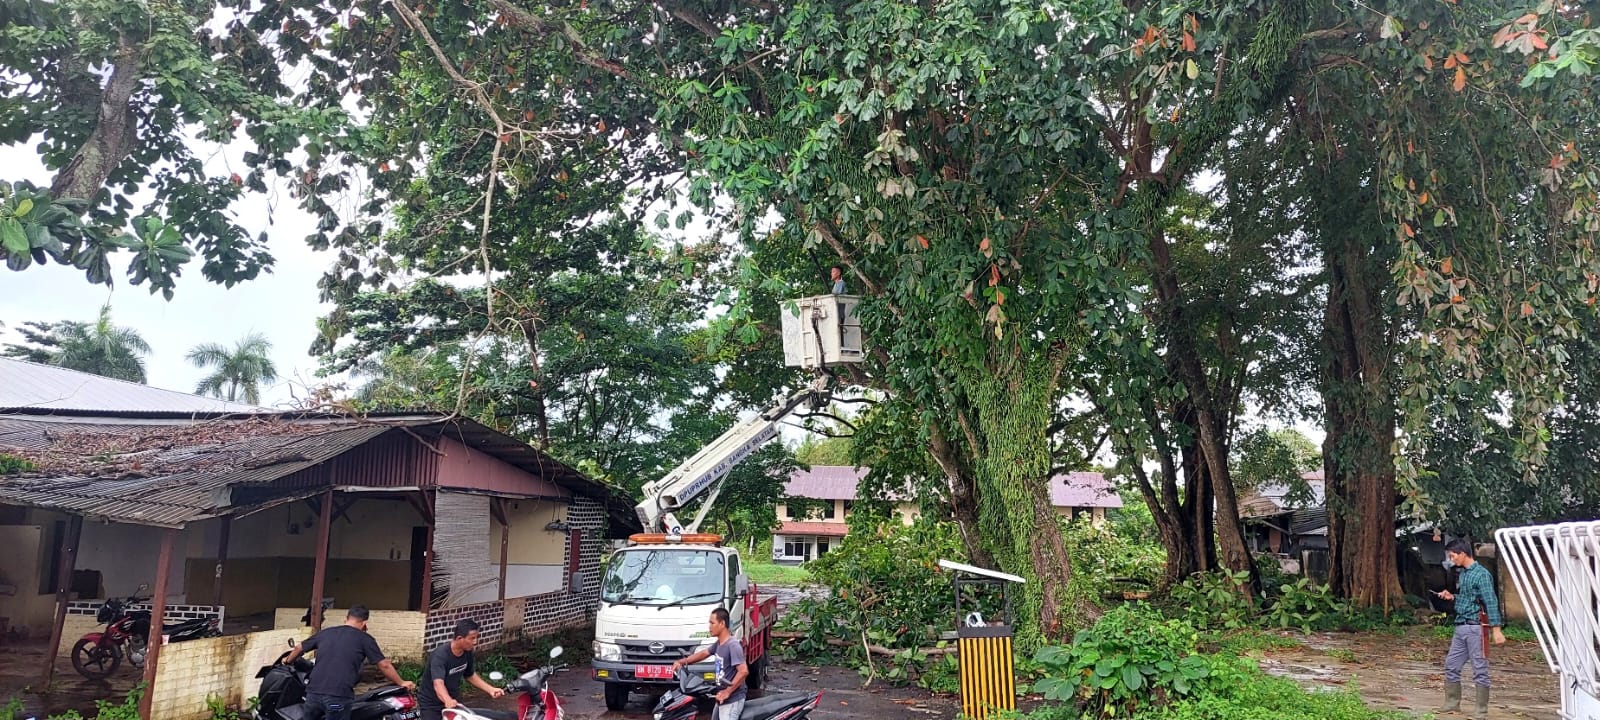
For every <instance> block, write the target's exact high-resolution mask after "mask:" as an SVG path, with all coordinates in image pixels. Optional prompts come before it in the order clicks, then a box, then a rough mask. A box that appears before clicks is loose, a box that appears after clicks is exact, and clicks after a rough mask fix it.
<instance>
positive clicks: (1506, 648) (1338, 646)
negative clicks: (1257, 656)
mask: <svg viewBox="0 0 1600 720" xmlns="http://www.w3.org/2000/svg"><path fill="white" fill-rule="evenodd" d="M1292 637H1294V638H1295V639H1297V640H1298V641H1299V642H1301V643H1302V644H1303V647H1299V648H1295V649H1292V650H1271V651H1268V652H1267V653H1266V655H1265V656H1264V657H1263V658H1261V667H1262V669H1263V670H1266V671H1267V672H1270V673H1273V674H1275V675H1279V676H1283V677H1288V678H1292V679H1294V680H1296V681H1297V682H1299V683H1300V684H1301V685H1302V686H1305V687H1308V688H1316V687H1341V688H1342V687H1354V688H1355V689H1356V691H1357V692H1359V693H1360V694H1361V697H1362V699H1364V700H1366V702H1367V704H1368V705H1369V706H1372V707H1375V708H1387V709H1391V710H1402V711H1406V712H1412V713H1418V714H1423V713H1428V712H1430V711H1432V710H1433V709H1434V708H1435V707H1437V706H1438V704H1439V702H1440V701H1441V700H1442V699H1443V692H1444V691H1443V687H1444V668H1443V662H1444V655H1445V651H1446V650H1448V649H1449V647H1450V641H1449V640H1448V639H1444V638H1436V637H1434V635H1433V633H1432V629H1431V628H1425V627H1424V628H1412V629H1410V630H1409V631H1408V632H1406V633H1405V634H1404V635H1401V636H1390V635H1383V634H1376V633H1368V634H1362V635H1351V634H1345V633H1337V634H1317V635H1311V636H1305V637H1302V636H1298V635H1296V636H1292ZM1467 672H1468V674H1469V678H1468V680H1467V682H1468V684H1470V683H1471V679H1470V673H1471V669H1470V667H1469V668H1468V670H1467ZM1489 677H1490V681H1491V683H1492V684H1493V685H1494V690H1493V691H1492V692H1491V694H1490V700H1489V717H1490V718H1491V719H1492V720H1513V719H1516V720H1521V719H1523V718H1533V719H1535V720H1557V718H1558V715H1557V711H1558V709H1559V708H1560V704H1561V696H1560V689H1559V687H1558V684H1557V676H1556V675H1554V674H1552V673H1551V672H1550V670H1549V666H1548V665H1546V664H1545V660H1544V655H1543V654H1542V653H1541V652H1540V650H1539V644H1538V643H1537V642H1531V641H1530V642H1517V641H1508V642H1507V643H1506V644H1505V645H1498V646H1490V649H1489ZM1467 696H1468V697H1469V698H1470V697H1471V691H1470V690H1468V695H1467ZM1468 702H1470V700H1469V701H1468ZM1446 717H1448V716H1446Z"/></svg>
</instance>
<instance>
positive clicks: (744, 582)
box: [733, 573, 750, 595]
mask: <svg viewBox="0 0 1600 720" xmlns="http://www.w3.org/2000/svg"><path fill="white" fill-rule="evenodd" d="M733 590H734V593H736V594H738V595H743V594H745V593H747V592H750V576H749V575H745V574H742V573H741V574H740V575H739V577H737V578H734V580H733Z"/></svg>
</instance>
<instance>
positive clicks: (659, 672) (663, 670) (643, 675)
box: [633, 665, 672, 680]
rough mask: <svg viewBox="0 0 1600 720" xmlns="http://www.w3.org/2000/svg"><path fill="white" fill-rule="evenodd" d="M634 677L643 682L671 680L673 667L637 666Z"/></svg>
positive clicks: (634, 668) (634, 667)
mask: <svg viewBox="0 0 1600 720" xmlns="http://www.w3.org/2000/svg"><path fill="white" fill-rule="evenodd" d="M633 676H634V677H636V678H639V679H641V680H671V679H672V666H671V665H635V666H633Z"/></svg>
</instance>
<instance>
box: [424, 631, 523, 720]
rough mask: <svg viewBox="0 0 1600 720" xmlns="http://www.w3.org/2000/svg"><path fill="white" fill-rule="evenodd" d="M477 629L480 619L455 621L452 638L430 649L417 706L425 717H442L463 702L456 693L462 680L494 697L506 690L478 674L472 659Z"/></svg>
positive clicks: (432, 719) (439, 718) (430, 719)
mask: <svg viewBox="0 0 1600 720" xmlns="http://www.w3.org/2000/svg"><path fill="white" fill-rule="evenodd" d="M478 630H479V628H478V623H477V622H475V621H473V620H462V621H460V622H458V623H456V627H455V631H454V632H453V633H451V635H453V637H452V638H451V640H450V642H447V643H445V644H443V645H440V646H439V647H436V648H434V649H433V652H430V653H428V662H427V663H426V664H425V665H424V666H423V670H422V686H421V687H420V688H419V689H418V690H417V707H418V709H420V710H422V720H442V718H443V717H444V711H445V710H446V709H448V708H453V707H456V706H458V705H460V704H461V701H460V700H457V699H456V696H457V695H459V694H460V693H461V681H462V680H466V681H467V682H470V683H472V685H473V687H476V688H478V689H479V690H482V691H483V692H484V693H485V694H487V695H488V696H489V697H491V698H497V697H500V696H502V695H504V694H506V693H505V691H504V690H501V689H500V688H497V687H494V686H492V685H490V684H489V683H487V682H484V680H483V678H480V677H478V670H477V668H476V667H475V666H474V665H473V662H472V650H473V648H476V647H477V646H478Z"/></svg>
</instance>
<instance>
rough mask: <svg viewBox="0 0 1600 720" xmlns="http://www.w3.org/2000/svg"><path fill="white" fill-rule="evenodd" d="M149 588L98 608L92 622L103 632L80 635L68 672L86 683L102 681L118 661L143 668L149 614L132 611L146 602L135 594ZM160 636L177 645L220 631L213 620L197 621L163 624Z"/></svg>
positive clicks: (117, 666)
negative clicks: (99, 625) (101, 625)
mask: <svg viewBox="0 0 1600 720" xmlns="http://www.w3.org/2000/svg"><path fill="white" fill-rule="evenodd" d="M148 588H149V586H147V585H140V586H139V589H138V590H135V591H134V594H133V595H129V596H128V597H125V598H111V599H108V600H106V601H105V602H104V603H102V604H101V605H100V609H99V610H98V611H97V612H96V613H95V621H96V622H101V623H105V626H106V629H105V630H103V631H101V632H92V633H88V634H87V635H84V636H83V638H82V639H80V640H78V642H77V643H74V644H73V646H72V668H73V669H74V670H77V671H78V674H79V675H82V676H84V677H86V678H88V679H90V680H104V679H106V678H108V677H111V674H112V673H114V672H116V671H117V668H119V667H121V666H122V657H123V655H127V657H128V662H130V663H132V664H133V666H134V667H136V668H143V667H144V659H145V656H146V655H147V654H148V652H149V648H148V647H147V645H148V644H149V637H150V611H149V610H134V609H132V608H133V606H134V605H139V604H141V603H145V602H148V601H149V600H150V598H147V597H140V596H139V593H142V592H144V591H145V590H147V589H148ZM161 634H163V635H165V636H166V637H167V642H180V641H183V640H194V639H197V638H208V637H218V636H220V635H222V630H221V629H219V628H218V627H217V619H216V618H214V617H211V618H201V619H197V620H186V621H184V622H181V623H173V624H171V625H167V624H163V625H162V626H161Z"/></svg>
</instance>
